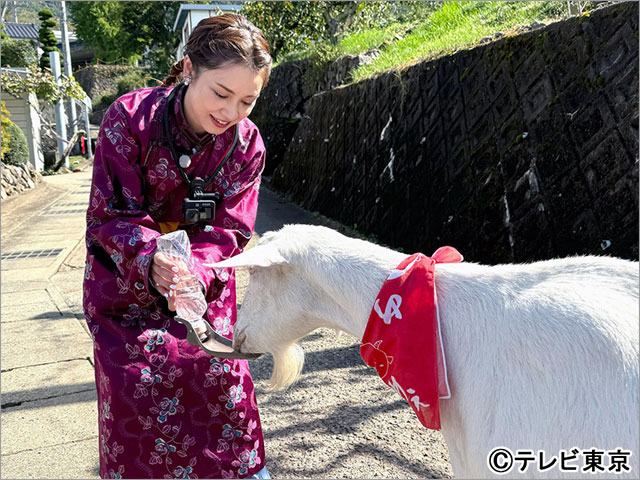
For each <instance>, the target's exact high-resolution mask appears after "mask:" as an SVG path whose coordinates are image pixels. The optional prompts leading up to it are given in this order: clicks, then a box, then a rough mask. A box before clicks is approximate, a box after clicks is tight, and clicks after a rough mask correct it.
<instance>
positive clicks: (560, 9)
mask: <svg viewBox="0 0 640 480" xmlns="http://www.w3.org/2000/svg"><path fill="white" fill-rule="evenodd" d="M566 17H567V5H566V2H560V1H529V2H503V1H493V2H488V1H476V2H457V1H446V2H442V5H441V7H440V8H439V9H438V10H436V11H435V12H434V13H433V14H431V15H430V16H429V17H427V18H426V19H422V20H420V21H418V22H416V23H414V24H411V23H407V22H405V23H392V24H390V25H388V26H387V27H385V28H371V29H367V30H365V31H363V32H358V33H354V34H351V35H348V36H346V37H345V38H343V39H342V40H341V41H340V42H338V43H337V44H336V45H327V44H321V45H316V46H313V47H310V48H308V49H305V50H303V51H300V52H294V53H290V54H288V55H286V56H285V57H284V58H282V59H281V62H286V61H290V60H298V59H303V58H311V59H312V61H314V63H318V64H326V62H327V61H330V60H333V59H336V58H338V57H341V56H343V55H347V54H351V55H358V54H359V53H362V52H366V51H367V50H371V49H372V48H375V47H380V46H382V49H381V50H382V51H381V54H380V56H379V57H378V58H377V59H376V60H374V61H373V62H372V63H370V64H369V65H364V66H362V67H360V68H359V69H357V70H356V71H354V72H353V79H354V80H355V81H357V80H361V79H363V78H367V77H369V76H371V75H373V74H375V73H379V72H383V71H386V70H390V69H401V68H404V67H406V66H408V65H411V64H413V63H415V62H418V61H421V60H425V59H429V58H436V57H439V56H442V55H446V54H448V53H452V52H455V51H456V50H460V49H463V48H469V47H471V46H474V45H476V44H477V43H478V41H479V40H480V39H481V38H483V37H486V36H490V35H493V34H494V33H495V32H498V31H503V32H504V31H506V32H508V31H509V30H510V29H513V28H514V27H516V26H518V25H530V24H531V23H533V22H534V21H537V22H541V23H549V22H551V21H555V20H560V19H562V18H566ZM408 30H411V31H410V33H407V31H408ZM279 63H280V62H279Z"/></svg>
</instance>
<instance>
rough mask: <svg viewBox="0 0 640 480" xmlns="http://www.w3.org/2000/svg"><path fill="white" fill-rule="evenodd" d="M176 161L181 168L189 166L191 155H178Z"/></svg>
mask: <svg viewBox="0 0 640 480" xmlns="http://www.w3.org/2000/svg"><path fill="white" fill-rule="evenodd" d="M178 162H179V163H180V166H181V167H182V168H189V165H191V157H190V156H189V155H180V158H179V159H178Z"/></svg>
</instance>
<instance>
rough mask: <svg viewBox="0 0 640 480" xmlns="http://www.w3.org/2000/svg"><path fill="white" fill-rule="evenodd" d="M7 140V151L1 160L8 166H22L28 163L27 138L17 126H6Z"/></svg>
mask: <svg viewBox="0 0 640 480" xmlns="http://www.w3.org/2000/svg"><path fill="white" fill-rule="evenodd" d="M6 128H7V132H8V133H9V135H10V136H11V137H10V138H9V150H8V151H7V152H6V153H5V154H4V157H3V158H2V160H3V161H4V163H7V164H9V165H22V164H25V163H27V162H28V161H29V145H28V144H27V137H26V136H25V135H24V133H23V132H22V130H20V128H18V126H17V125H16V124H15V123H13V122H11V123H9V125H7V127H6Z"/></svg>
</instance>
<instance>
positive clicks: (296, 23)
mask: <svg viewBox="0 0 640 480" xmlns="http://www.w3.org/2000/svg"><path fill="white" fill-rule="evenodd" d="M397 3H401V4H402V3H407V4H410V5H412V4H415V3H419V2H369V1H350V2H322V1H311V2H245V3H244V5H243V7H242V13H243V15H245V16H246V17H247V18H248V19H249V20H251V21H252V22H253V23H254V24H255V25H256V26H257V27H259V28H260V29H262V31H263V32H264V34H265V37H266V38H267V40H268V42H269V45H270V46H271V54H272V56H273V58H274V60H276V61H277V60H278V59H279V58H281V57H282V55H285V54H287V53H290V52H294V51H298V50H302V49H304V48H306V47H309V46H311V45H313V44H315V43H317V42H329V43H331V44H335V43H337V42H338V41H339V40H340V39H341V38H342V36H343V35H344V34H345V33H347V32H353V31H358V30H361V29H364V28H370V27H372V26H378V25H383V24H384V23H385V20H386V19H388V18H389V17H391V16H394V15H397V12H396V10H398V9H399V8H402V7H398V6H397V5H396V4H397Z"/></svg>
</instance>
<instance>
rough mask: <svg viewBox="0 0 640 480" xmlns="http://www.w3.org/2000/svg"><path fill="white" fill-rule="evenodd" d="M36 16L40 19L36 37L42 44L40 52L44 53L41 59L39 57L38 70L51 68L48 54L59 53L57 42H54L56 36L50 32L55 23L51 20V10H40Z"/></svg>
mask: <svg viewBox="0 0 640 480" xmlns="http://www.w3.org/2000/svg"><path fill="white" fill-rule="evenodd" d="M38 16H39V17H40V31H39V32H38V36H39V38H40V43H41V44H42V50H43V51H44V53H43V54H42V57H40V68H43V69H44V68H51V62H50V61H49V52H59V51H60V50H58V48H57V47H56V45H57V44H58V40H56V36H55V34H54V33H53V30H52V28H54V27H55V26H56V22H55V21H53V20H51V17H53V13H51V10H47V9H44V10H40V11H39V12H38Z"/></svg>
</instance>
